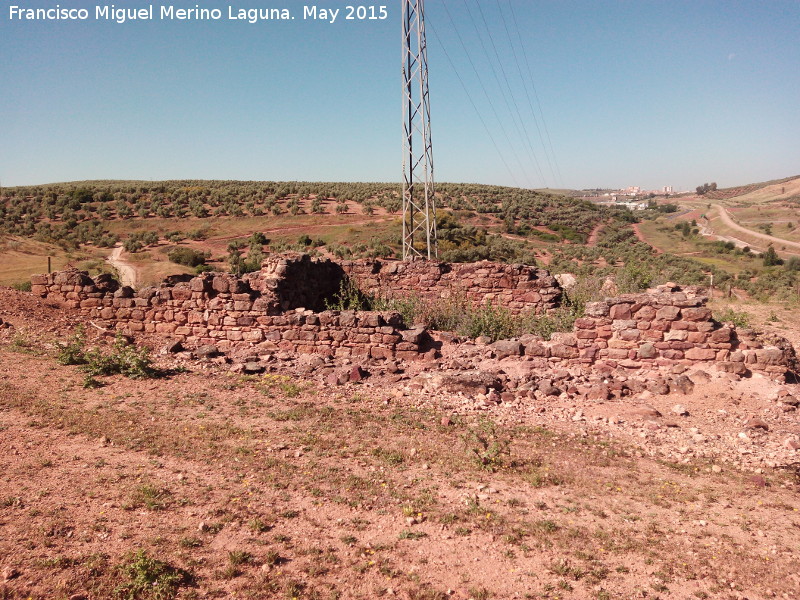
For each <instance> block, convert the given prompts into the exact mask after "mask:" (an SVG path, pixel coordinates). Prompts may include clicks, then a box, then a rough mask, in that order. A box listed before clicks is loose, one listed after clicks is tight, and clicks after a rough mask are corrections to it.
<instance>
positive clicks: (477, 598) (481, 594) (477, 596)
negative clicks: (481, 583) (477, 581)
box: [469, 587, 491, 600]
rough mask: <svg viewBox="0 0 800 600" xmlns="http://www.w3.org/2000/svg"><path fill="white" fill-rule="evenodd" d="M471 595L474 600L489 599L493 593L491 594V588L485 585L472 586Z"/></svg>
mask: <svg viewBox="0 0 800 600" xmlns="http://www.w3.org/2000/svg"><path fill="white" fill-rule="evenodd" d="M469 595H470V597H471V598H473V600H489V598H491V595H490V594H489V590H487V589H486V588H485V587H482V588H470V589H469Z"/></svg>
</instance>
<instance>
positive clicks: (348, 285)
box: [325, 276, 375, 310]
mask: <svg viewBox="0 0 800 600" xmlns="http://www.w3.org/2000/svg"><path fill="white" fill-rule="evenodd" d="M374 302H375V299H374V298H372V297H371V296H368V295H367V294H365V293H364V292H362V291H361V290H360V289H358V286H357V285H356V283H355V281H353V280H352V279H351V278H350V277H346V276H345V277H342V280H341V281H340V282H339V291H338V292H336V294H334V296H333V298H332V299H331V300H327V299H326V300H325V308H326V309H327V310H372V308H373V307H372V305H373V304H374Z"/></svg>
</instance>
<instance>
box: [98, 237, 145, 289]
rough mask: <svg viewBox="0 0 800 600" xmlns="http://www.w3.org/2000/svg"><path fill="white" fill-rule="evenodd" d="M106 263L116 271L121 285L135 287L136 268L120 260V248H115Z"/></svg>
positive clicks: (136, 278)
mask: <svg viewBox="0 0 800 600" xmlns="http://www.w3.org/2000/svg"><path fill="white" fill-rule="evenodd" d="M106 261H108V263H109V264H110V265H111V266H112V267H114V268H115V269H116V270H117V273H119V279H120V282H121V283H122V285H129V286H131V287H136V282H137V280H138V274H137V272H136V267H134V266H133V265H132V264H130V263H129V262H128V261H126V260H123V259H122V246H119V245H118V246H115V247H114V250H112V251H111V254H109V255H108V256H107V257H106Z"/></svg>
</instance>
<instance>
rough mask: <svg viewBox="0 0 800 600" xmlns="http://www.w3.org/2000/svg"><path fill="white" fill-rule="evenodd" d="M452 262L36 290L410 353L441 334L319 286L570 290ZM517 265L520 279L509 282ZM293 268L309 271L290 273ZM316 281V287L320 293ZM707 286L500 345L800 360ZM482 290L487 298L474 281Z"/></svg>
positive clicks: (73, 278)
mask: <svg viewBox="0 0 800 600" xmlns="http://www.w3.org/2000/svg"><path fill="white" fill-rule="evenodd" d="M452 267H453V269H450V270H448V269H446V268H444V267H443V266H442V265H438V264H433V263H411V264H407V265H398V264H396V263H378V262H371V263H370V262H362V261H359V262H350V263H344V264H343V265H341V267H339V265H337V264H336V263H332V262H331V261H311V260H309V259H308V257H304V258H299V259H297V258H288V259H287V258H285V257H284V258H276V259H274V260H272V261H268V262H267V264H265V268H264V269H262V271H260V272H258V273H252V274H249V275H247V276H246V277H245V278H244V279H238V278H236V277H234V276H233V275H227V274H220V273H216V274H212V273H205V274H203V275H201V276H198V277H194V278H191V279H189V280H188V281H187V280H184V281H174V280H173V281H168V282H165V283H163V284H161V285H160V286H159V287H149V288H144V289H141V290H138V291H134V290H133V289H131V288H129V287H119V285H118V284H117V283H116V281H114V280H113V279H111V278H110V277H109V276H99V277H97V278H95V279H91V278H90V277H89V276H88V275H87V274H86V273H85V272H80V271H74V270H73V271H64V272H60V273H53V274H51V275H36V276H34V277H33V278H32V292H33V293H35V294H38V295H40V296H42V297H45V298H48V299H50V300H56V301H59V302H62V303H64V304H66V305H68V306H71V307H73V308H77V309H80V310H81V311H82V312H83V314H85V315H86V316H87V317H88V318H90V319H93V320H95V321H96V322H97V323H98V324H101V325H105V326H107V327H113V328H116V329H118V330H122V331H128V332H153V333H160V334H164V335H168V336H171V337H173V338H177V339H180V340H181V341H182V342H184V343H185V344H186V345H187V346H189V347H197V346H201V345H207V344H213V345H215V346H217V348H218V349H219V350H220V351H222V352H232V353H241V352H246V351H250V350H252V351H254V352H259V351H263V352H274V351H278V350H282V351H286V352H290V353H294V354H312V353H313V354H322V355H327V356H369V357H372V358H398V359H405V360H409V359H414V358H417V357H419V356H420V355H421V353H422V352H425V351H429V350H430V349H431V345H430V342H431V340H430V339H429V337H428V335H427V334H426V333H425V332H424V330H422V329H414V330H407V329H405V324H403V323H402V318H401V317H400V315H399V314H398V313H396V312H384V313H378V312H355V311H322V312H315V311H312V310H308V309H307V307H305V306H304V305H303V304H302V303H304V302H306V303H308V304H309V305H311V306H319V301H320V296H321V295H324V294H327V293H331V292H332V290H335V289H338V287H337V286H338V284H337V281H341V276H343V274H344V273H348V274H350V275H351V276H353V277H354V278H356V279H357V281H359V282H362V283H364V285H366V286H367V289H371V290H372V289H375V287H374V286H386V285H388V284H389V283H390V282H391V283H393V284H394V283H396V287H394V288H393V290H394V291H395V292H396V293H401V292H406V291H410V290H415V291H426V292H427V293H431V294H433V293H441V294H446V293H450V292H451V291H452V289H453V288H452V285H454V284H455V282H456V281H458V282H460V283H463V282H465V281H474V280H477V279H482V280H486V282H483V283H481V284H480V285H481V286H483V287H481V288H479V289H489V290H494V291H492V292H488V293H489V294H495V296H493V298H494V299H497V298H498V296H501V297H502V298H504V301H505V302H508V303H512V302H519V303H520V304H524V303H525V302H530V304H526V306H528V307H529V308H533V309H534V310H546V307H548V306H550V304H549V303H551V302H554V301H555V297H556V296H555V294H556V293H560V292H558V290H557V288H555V287H554V286H549V285H547V286H546V287H545V285H544V284H549V279H550V276H549V275H548V274H547V273H546V272H545V271H537V270H535V269H527V268H524V267H522V268H521V267H513V266H509V267H508V268H509V272H508V273H506V276H508V279H507V280H506V281H504V282H503V283H502V285H498V286H496V287H493V286H491V285H490V284H489V283H487V282H494V281H499V280H500V279H502V278H503V276H500V277H498V274H500V273H505V271H504V269H503V267H505V265H487V264H486V263H477V264H473V265H465V266H463V267H461V266H458V267H457V268H456V265H453V266H452ZM339 268H341V272H340V271H339V270H338V269H339ZM384 270H385V271H386V272H385V273H384ZM454 273H456V274H457V275H458V277H456V275H453V274H454ZM515 277H516V282H517V284H518V285H519V286H520V287H519V288H513V287H509V286H511V285H512V282H514V281H515V279H514V278H515ZM292 278H300V279H301V280H300V281H294V282H291V281H288V280H290V279H292ZM526 283H529V284H530V286H529V287H526V286H525V284H526ZM334 284H336V285H334ZM315 286H316V289H317V290H318V292H319V293H318V294H317V295H316V296H315V295H314V294H312V293H311V292H312V291H313V289H314V288H315ZM370 286H372V287H370ZM700 291H701V290H699V289H697V288H687V289H681V288H678V287H675V286H662V287H659V288H657V289H655V290H651V291H649V292H648V293H642V294H626V295H622V296H619V297H616V298H607V299H606V300H604V301H602V302H591V303H589V304H587V306H586V311H585V315H584V316H583V317H582V318H580V319H577V320H576V322H575V327H574V329H573V331H572V332H570V333H556V334H554V335H553V336H552V339H551V340H549V341H544V340H542V339H541V338H537V337H535V336H533V335H527V336H523V337H522V338H520V339H519V340H503V341H499V342H496V343H495V344H494V345H493V349H494V352H495V354H496V356H498V357H499V358H504V357H513V356H518V357H521V356H527V357H528V359H527V360H531V361H533V365H532V366H533V367H534V368H541V369H548V368H552V367H564V366H575V365H583V366H585V367H591V368H592V369H594V370H597V371H600V372H603V371H608V372H611V371H618V370H622V371H626V372H627V371H636V370H643V371H647V370H658V369H669V368H671V367H673V366H675V365H690V364H692V365H693V364H708V365H714V366H716V368H717V369H719V370H723V371H727V372H731V373H736V374H740V375H743V374H746V373H748V372H751V371H756V372H762V373H765V374H767V375H770V376H774V377H776V378H779V377H780V376H782V375H783V374H784V373H786V372H787V371H792V372H794V373H797V372H798V366H797V359H796V356H795V352H794V349H793V348H792V346H791V344H789V343H788V342H786V340H771V341H765V340H764V339H759V338H758V337H757V336H756V335H755V334H753V332H751V331H749V330H740V331H737V330H736V329H735V328H733V327H732V326H729V325H726V324H722V323H719V322H717V321H715V320H714V319H713V317H712V314H711V310H710V309H709V308H708V307H707V306H706V302H707V298H706V297H705V296H703V295H702V294H701V293H700ZM473 292H474V290H473ZM471 297H472V298H473V299H474V300H476V301H478V302H480V301H481V299H480V297H478V296H476V295H475V294H474V293H473V295H472V296H471ZM514 298H517V300H513V299H514ZM524 298H527V300H525V299H524ZM315 301H316V302H318V303H317V304H316V305H315V304H314V302H315ZM506 305H507V306H508V305H509V304H506Z"/></svg>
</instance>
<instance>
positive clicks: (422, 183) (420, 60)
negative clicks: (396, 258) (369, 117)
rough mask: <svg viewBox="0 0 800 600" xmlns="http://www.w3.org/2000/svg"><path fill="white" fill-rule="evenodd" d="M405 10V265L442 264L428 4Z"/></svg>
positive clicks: (406, 5)
mask: <svg viewBox="0 0 800 600" xmlns="http://www.w3.org/2000/svg"><path fill="white" fill-rule="evenodd" d="M402 4H403V17H402V18H403V260H414V259H417V258H427V259H428V260H430V259H432V258H438V255H439V251H438V246H437V243H436V200H435V198H434V190H433V153H432V151H431V112H430V111H431V103H430V95H429V94H428V46H427V43H426V41H425V9H424V4H425V2H424V0H402Z"/></svg>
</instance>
